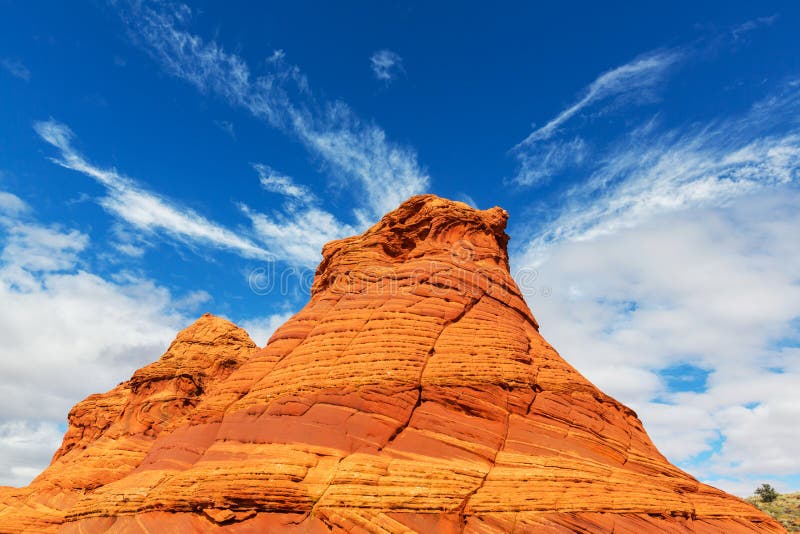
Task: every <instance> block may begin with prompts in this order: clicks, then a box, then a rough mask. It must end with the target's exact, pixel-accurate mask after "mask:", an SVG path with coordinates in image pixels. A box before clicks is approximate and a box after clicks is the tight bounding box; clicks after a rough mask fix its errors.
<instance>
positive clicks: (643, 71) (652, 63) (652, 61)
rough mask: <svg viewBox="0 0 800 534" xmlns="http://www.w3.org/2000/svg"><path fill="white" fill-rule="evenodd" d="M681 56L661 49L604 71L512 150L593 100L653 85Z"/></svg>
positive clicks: (545, 136) (542, 137) (540, 136)
mask: <svg viewBox="0 0 800 534" xmlns="http://www.w3.org/2000/svg"><path fill="white" fill-rule="evenodd" d="M682 57H683V53H682V52H680V51H678V50H662V51H657V52H652V53H650V54H646V55H644V56H640V57H638V58H636V59H634V60H633V61H631V62H630V63H626V64H625V65H622V66H620V67H617V68H615V69H612V70H610V71H608V72H604V73H603V74H601V75H600V76H599V77H598V78H597V79H596V80H595V81H593V82H592V83H591V85H589V87H588V88H587V89H586V94H585V95H584V96H583V97H582V98H581V99H580V100H578V101H577V102H575V103H574V104H572V105H571V106H569V107H568V108H566V109H565V110H563V111H562V112H561V113H559V114H558V115H557V116H556V117H555V118H553V119H551V120H550V121H549V122H548V123H547V124H545V125H544V126H542V127H541V128H538V129H536V130H534V131H533V132H531V134H530V135H528V137H526V138H525V139H524V140H523V141H522V142H520V143H519V144H517V145H516V146H515V147H514V150H518V149H521V148H522V147H524V146H526V145H530V144H531V143H534V142H537V141H544V140H546V139H549V138H550V137H552V136H553V135H554V134H555V133H556V132H557V131H558V129H559V128H560V127H561V126H562V125H563V124H564V123H566V122H567V121H568V120H569V119H571V118H572V117H574V116H575V115H576V114H578V113H579V112H580V111H581V110H582V109H584V108H586V107H587V106H589V105H591V104H593V103H595V102H598V101H600V100H605V99H607V98H610V97H613V96H617V95H621V94H624V93H629V92H632V91H639V90H642V89H646V88H649V87H653V86H654V85H655V84H656V83H658V82H659V81H661V80H662V79H663V78H664V76H665V75H666V73H667V72H668V70H669V69H670V68H671V67H672V66H674V65H675V64H676V63H678V61H680V60H681V58H682Z"/></svg>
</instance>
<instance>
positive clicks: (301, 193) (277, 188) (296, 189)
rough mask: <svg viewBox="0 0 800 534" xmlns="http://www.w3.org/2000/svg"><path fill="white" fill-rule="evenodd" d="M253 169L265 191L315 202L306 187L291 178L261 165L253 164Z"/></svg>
mask: <svg viewBox="0 0 800 534" xmlns="http://www.w3.org/2000/svg"><path fill="white" fill-rule="evenodd" d="M253 168H254V169H255V171H256V172H257V173H258V180H259V182H261V186H262V187H263V188H264V189H266V190H267V191H271V192H273V193H278V194H279V195H284V196H287V197H290V198H293V199H296V200H300V201H303V202H312V201H314V200H316V197H315V196H314V194H313V193H312V192H311V190H309V189H308V187H306V186H304V185H300V184H297V183H295V181H294V180H292V177H291V176H287V175H285V174H282V173H280V172H277V171H276V170H275V169H273V168H272V167H270V166H269V165H264V164H263V163H254V164H253Z"/></svg>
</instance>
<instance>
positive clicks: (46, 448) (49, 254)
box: [0, 200, 203, 485]
mask: <svg viewBox="0 0 800 534" xmlns="http://www.w3.org/2000/svg"><path fill="white" fill-rule="evenodd" d="M19 203H22V201H21V200H20V201H19ZM0 234H3V239H2V241H0V242H2V243H3V245H2V247H3V248H2V251H0V302H2V303H3V305H2V306H0V338H2V339H3V343H2V344H1V345H0V398H2V399H3V404H2V406H0V485H3V484H14V485H19V484H24V483H27V482H28V481H30V479H31V478H33V476H34V475H36V474H37V473H38V471H39V470H40V469H41V468H42V467H44V466H46V465H47V464H48V463H49V461H50V457H51V456H52V454H53V452H55V449H56V448H57V447H58V443H59V441H60V432H58V430H57V427H58V425H59V424H63V423H65V422H66V415H67V412H68V410H69V409H70V408H71V406H72V405H73V404H74V403H75V402H77V401H78V400H80V399H82V398H84V397H85V396H87V395H89V394H91V393H95V392H101V391H106V390H108V389H110V388H111V387H113V386H114V385H115V384H117V383H118V382H120V380H123V379H125V378H127V377H129V376H130V375H131V373H132V372H133V371H134V370H135V369H137V368H139V367H141V366H142V365H144V364H146V363H149V362H150V361H153V360H154V359H155V358H157V357H158V356H159V355H160V354H161V353H162V352H163V351H164V350H165V348H166V347H167V344H168V343H169V341H170V340H171V339H172V338H173V337H174V336H175V333H176V332H177V331H178V330H179V329H180V328H183V327H185V326H186V325H187V324H188V323H189V322H190V319H189V317H187V316H186V315H184V312H185V311H188V312H194V310H192V308H193V307H194V306H196V305H197V304H198V303H199V301H202V300H203V299H202V295H200V294H196V293H189V294H188V295H186V296H185V297H181V296H175V295H172V294H171V293H170V292H169V291H168V290H167V289H165V288H163V287H161V286H158V285H157V284H155V283H153V282H152V281H150V280H147V279H144V278H141V277H136V276H131V275H129V274H126V273H124V272H123V273H119V274H118V275H116V276H114V277H112V278H105V277H102V276H99V275H97V274H93V273H91V272H89V271H87V270H85V269H84V268H83V267H82V264H83V263H84V261H83V258H82V255H83V254H85V253H87V252H88V251H89V250H90V240H89V237H88V236H87V235H86V234H83V233H81V232H79V231H78V230H74V229H60V228H56V227H47V226H43V225H41V224H39V223H38V222H37V221H35V220H33V219H31V218H30V216H29V214H28V213H25V214H22V215H20V216H19V217H5V218H2V219H0Z"/></svg>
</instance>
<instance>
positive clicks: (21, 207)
mask: <svg viewBox="0 0 800 534" xmlns="http://www.w3.org/2000/svg"><path fill="white" fill-rule="evenodd" d="M29 209H30V208H29V207H28V205H27V204H26V203H25V202H24V201H23V200H22V199H21V198H19V197H18V196H16V195H12V194H11V193H6V192H5V191H0V214H5V215H19V214H21V213H24V212H26V211H28V210H29Z"/></svg>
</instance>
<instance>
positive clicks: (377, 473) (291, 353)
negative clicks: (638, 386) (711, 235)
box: [0, 195, 783, 532]
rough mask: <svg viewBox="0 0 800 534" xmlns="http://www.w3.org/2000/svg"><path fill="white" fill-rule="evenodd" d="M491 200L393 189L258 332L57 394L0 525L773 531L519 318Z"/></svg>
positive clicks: (177, 351) (34, 528) (182, 350)
mask: <svg viewBox="0 0 800 534" xmlns="http://www.w3.org/2000/svg"><path fill="white" fill-rule="evenodd" d="M506 218H507V214H506V212H505V211H504V210H502V209H500V208H493V209H490V210H485V211H477V210H474V209H472V208H470V207H469V206H467V205H465V204H462V203H458V202H451V201H448V200H444V199H441V198H438V197H435V196H431V195H425V196H418V197H413V198H411V199H409V200H408V201H406V202H405V203H403V204H402V205H401V206H400V207H399V208H398V209H397V210H395V211H393V212H391V213H389V214H388V215H386V216H385V217H384V218H383V219H382V220H381V221H380V222H379V223H378V224H376V225H375V226H373V227H372V228H370V229H369V230H367V231H366V232H365V233H364V234H363V235H360V236H355V237H350V238H347V239H343V240H339V241H334V242H332V243H329V244H328V245H326V246H325V248H324V250H323V260H322V262H321V263H320V266H319V268H318V270H317V273H316V278H315V281H314V285H313V288H312V293H311V299H310V301H309V303H308V304H307V305H306V306H305V308H303V309H302V310H301V311H300V312H299V313H298V314H297V315H295V316H294V317H292V318H291V319H290V320H289V321H287V322H286V323H285V324H284V325H283V326H282V327H281V328H279V329H278V330H277V331H276V332H275V334H274V335H273V336H272V339H270V341H269V343H268V344H267V346H266V347H265V348H263V349H260V350H259V349H257V348H256V347H255V345H254V344H253V342H252V341H251V340H250V338H249V337H248V336H247V334H246V333H245V332H244V331H243V330H241V329H239V328H237V327H236V326H235V325H233V324H231V323H229V322H227V321H225V320H223V319H220V318H216V317H213V316H210V315H205V316H203V317H201V318H200V319H199V320H198V321H197V322H196V323H195V324H193V325H192V326H190V327H189V328H187V329H186V330H184V331H183V332H181V333H180V334H179V335H178V338H177V339H176V340H175V342H174V343H173V344H172V345H171V346H170V348H169V350H168V351H167V352H166V353H165V354H164V355H163V356H162V357H161V359H160V360H158V361H157V362H155V363H153V364H151V365H149V366H147V367H145V368H143V369H140V370H139V371H137V372H136V373H135V374H134V376H133V377H132V378H131V380H129V381H128V382H125V383H123V384H120V385H119V386H118V387H116V388H115V389H113V390H111V391H110V392H108V393H106V394H102V395H92V396H90V397H89V398H87V399H86V400H84V401H82V402H80V403H78V404H77V405H76V406H75V408H73V410H72V411H71V412H70V427H69V430H68V431H67V434H66V435H65V437H64V443H63V445H62V446H61V448H60V449H59V451H58V452H57V453H56V454H55V456H54V458H53V463H52V464H51V465H50V467H49V468H48V469H46V470H45V471H44V472H43V473H42V474H41V475H40V476H39V477H38V478H37V479H36V480H35V481H34V482H33V483H32V484H31V485H30V486H29V487H27V488H22V489H17V488H0V531H2V532H17V531H26V530H27V531H31V532H40V531H60V532H101V531H107V530H110V531H112V532H113V531H116V532H167V531H170V532H184V531H197V530H213V529H221V530H229V531H231V532H254V531H255V532H259V531H261V532H284V531H285V532H293V531H296V532H329V531H334V532H345V531H347V532H351V531H360V532H410V531H418V532H503V531H508V532H510V531H512V530H513V531H514V532H575V531H577V532H612V531H613V532H647V531H652V532H753V531H763V532H783V529H782V528H781V527H780V526H779V525H778V524H777V523H776V522H774V521H773V520H771V519H770V518H769V517H767V516H765V515H764V514H762V513H761V512H759V511H758V510H756V509H755V508H753V507H752V506H750V505H749V504H747V503H746V502H744V501H742V500H740V499H737V498H735V497H733V496H730V495H727V494H725V493H723V492H721V491H719V490H716V489H714V488H711V487H709V486H706V485H704V484H701V483H699V482H698V481H697V480H695V479H694V478H692V477H691V476H690V475H688V474H686V473H684V472H683V471H681V470H679V469H677V468H676V467H674V466H672V465H671V464H670V463H669V462H667V460H666V459H665V458H664V457H663V456H662V455H661V454H660V453H659V452H658V451H657V450H656V448H655V447H654V446H653V444H652V442H651V441H650V439H649V438H648V436H647V434H646V433H645V431H644V429H643V428H642V425H641V422H640V421H639V419H638V418H637V417H636V414H635V413H633V411H631V410H630V409H628V408H626V407H625V406H623V405H622V404H620V403H619V402H617V401H616V400H614V399H612V398H611V397H609V396H607V395H605V394H603V393H602V392H601V391H599V390H598V389H597V388H596V387H594V386H593V385H592V384H591V383H590V382H589V381H588V380H586V379H585V378H584V377H583V376H581V375H580V374H579V373H578V372H577V371H576V370H575V369H573V368H572V367H570V366H569V364H567V363H566V362H565V361H564V360H563V359H561V357H560V356H559V355H558V353H556V351H555V350H554V349H553V348H552V347H551V346H550V345H548V344H547V342H546V341H545V340H544V339H543V338H542V337H541V336H540V335H539V332H538V325H537V323H536V320H535V319H534V318H533V315H532V314H531V312H530V310H529V309H528V307H527V305H526V304H525V302H524V300H523V298H522V295H521V293H520V291H519V289H518V287H517V285H516V284H515V283H514V280H513V279H512V278H511V276H510V274H509V270H508V256H507V252H506V243H507V241H508V236H507V235H506V234H505V232H504V228H505V225H506Z"/></svg>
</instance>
